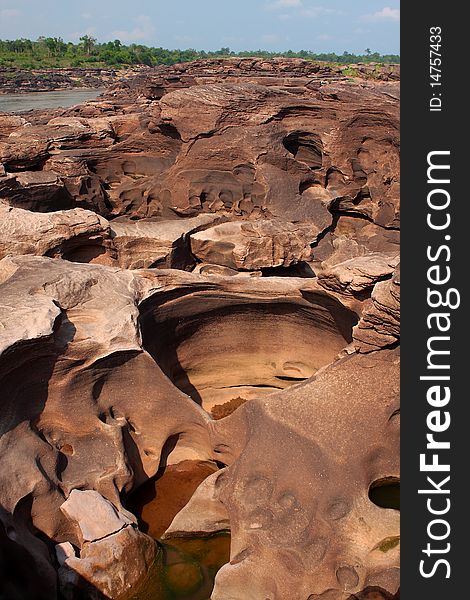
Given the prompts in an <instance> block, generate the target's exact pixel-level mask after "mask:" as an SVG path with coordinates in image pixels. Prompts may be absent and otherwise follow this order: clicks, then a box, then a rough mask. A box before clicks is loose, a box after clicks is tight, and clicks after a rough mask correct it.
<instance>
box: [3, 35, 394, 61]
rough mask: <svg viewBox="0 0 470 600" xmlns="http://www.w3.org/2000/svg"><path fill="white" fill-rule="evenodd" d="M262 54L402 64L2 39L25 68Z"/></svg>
mask: <svg viewBox="0 0 470 600" xmlns="http://www.w3.org/2000/svg"><path fill="white" fill-rule="evenodd" d="M235 56H239V57H248V56H250V57H251V56H253V57H259V58H274V57H285V58H304V59H307V60H315V61H326V62H332V63H338V64H353V63H370V62H377V63H388V64H389V63H399V62H400V56H399V55H398V54H385V55H384V54H379V53H378V52H372V51H371V50H370V49H369V48H367V49H366V50H365V51H364V53H363V54H351V53H350V52H343V54H336V53H334V52H327V53H315V52H311V51H310V50H300V51H299V52H294V51H293V50H288V51H286V52H268V51H266V50H254V51H253V50H250V51H243V52H234V51H232V50H231V49H230V48H221V49H220V50H216V51H212V52H211V51H209V52H207V51H205V50H194V49H193V48H189V49H187V50H168V49H166V48H153V47H148V46H144V45H141V44H130V45H125V44H123V43H122V42H121V41H120V40H114V41H112V42H105V43H99V42H98V41H97V40H96V39H95V38H94V37H92V36H89V35H84V36H83V37H81V38H80V41H79V43H78V44H74V43H72V42H64V40H63V39H62V38H60V37H40V38H38V39H37V40H35V41H32V40H29V39H18V40H0V67H16V68H23V69H37V68H41V67H43V68H61V67H62V68H67V67H93V66H95V67H121V66H125V65H147V66H155V65H172V64H176V63H180V62H188V61H191V60H197V59H204V58H227V57H235Z"/></svg>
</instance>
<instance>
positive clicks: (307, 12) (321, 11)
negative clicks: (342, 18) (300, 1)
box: [300, 6, 344, 18]
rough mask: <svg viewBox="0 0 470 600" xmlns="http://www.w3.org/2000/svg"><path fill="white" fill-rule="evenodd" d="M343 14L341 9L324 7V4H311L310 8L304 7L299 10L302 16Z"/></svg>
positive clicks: (313, 16)
mask: <svg viewBox="0 0 470 600" xmlns="http://www.w3.org/2000/svg"><path fill="white" fill-rule="evenodd" d="M342 14H344V13H343V12H342V11H341V10H336V9H335V8H326V7H325V6H311V7H310V8H304V9H302V10H301V11H300V15H301V16H302V17H310V18H316V17H319V16H321V15H342Z"/></svg>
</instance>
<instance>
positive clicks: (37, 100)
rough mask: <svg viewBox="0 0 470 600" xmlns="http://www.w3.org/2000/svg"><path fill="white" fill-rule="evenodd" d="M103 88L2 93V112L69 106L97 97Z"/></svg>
mask: <svg viewBox="0 0 470 600" xmlns="http://www.w3.org/2000/svg"><path fill="white" fill-rule="evenodd" d="M102 92H103V90H63V91H59V92H27V93H24V94H0V112H26V111H28V110H39V109H46V108H68V107H69V106H74V105H75V104H80V103H82V102H86V101H87V100H92V99H93V98H97V97H98V96H99V95H100V94H101V93H102Z"/></svg>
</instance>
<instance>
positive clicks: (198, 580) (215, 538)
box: [128, 533, 230, 600]
mask: <svg viewBox="0 0 470 600" xmlns="http://www.w3.org/2000/svg"><path fill="white" fill-rule="evenodd" d="M160 547H161V553H160V555H159V556H158V557H157V559H156V560H155V562H154V564H153V565H152V567H151V568H150V570H149V572H148V574H147V576H146V578H145V580H144V581H143V582H142V583H141V585H140V587H139V589H138V590H136V591H134V592H133V594H132V595H130V596H129V598H128V600H209V599H210V596H211V593H212V590H213V588H214V579H215V576H216V574H217V571H218V570H219V569H220V568H221V567H222V566H223V565H225V564H226V563H228V562H229V560H230V534H229V533H217V534H214V535H210V536H207V537H193V538H172V539H167V540H165V542H164V543H163V544H161V543H160Z"/></svg>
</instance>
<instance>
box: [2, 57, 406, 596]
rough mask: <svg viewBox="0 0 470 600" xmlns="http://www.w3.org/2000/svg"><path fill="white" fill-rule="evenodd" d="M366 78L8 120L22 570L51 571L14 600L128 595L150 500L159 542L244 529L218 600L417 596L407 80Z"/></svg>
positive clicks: (287, 67) (188, 86) (5, 545)
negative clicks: (409, 424)
mask: <svg viewBox="0 0 470 600" xmlns="http://www.w3.org/2000/svg"><path fill="white" fill-rule="evenodd" d="M361 69H362V67H361V68H358V73H359V75H361V74H362V77H363V78H361V77H359V78H357V79H355V80H352V79H350V78H349V79H348V78H347V77H345V76H344V75H343V73H342V70H341V68H340V67H327V66H326V65H323V66H322V65H319V64H314V63H311V62H309V61H302V60H300V59H299V60H292V61H289V60H280V61H279V60H272V61H266V60H261V59H255V58H253V59H243V60H241V59H236V60H228V61H224V60H211V61H196V62H195V63H193V64H188V65H177V66H175V67H173V68H170V67H161V68H158V69H155V70H149V71H146V72H145V74H142V75H139V76H137V77H132V78H129V79H127V80H125V81H121V82H119V83H118V84H116V85H115V86H114V87H113V88H111V89H110V90H109V91H108V92H107V93H106V94H105V95H104V96H102V97H100V98H99V99H97V100H94V101H91V102H88V103H86V104H84V105H82V106H78V107H73V108H71V109H66V110H57V111H38V112H31V113H28V117H27V121H26V120H25V119H23V117H16V116H6V115H0V165H2V166H1V168H0V258H2V257H3V258H2V259H1V260H0V408H1V411H0V413H1V414H0V462H1V464H2V469H1V472H0V505H1V508H0V557H4V556H11V557H13V559H8V560H9V561H10V562H12V560H13V562H18V563H24V564H25V565H30V566H31V571H34V573H35V579H34V582H35V584H34V585H35V588H34V589H33V591H31V588H30V587H28V586H27V585H26V583H25V582H24V581H23V579H24V578H23V577H20V578H19V579H18V581H16V582H15V581H14V579H12V577H11V576H10V574H9V573H8V574H7V576H6V577H5V578H4V580H5V584H4V588H5V590H6V592H4V590H3V589H1V587H0V595H1V594H2V593H7V594H8V593H9V594H10V596H11V595H12V591H13V592H14V593H16V591H17V590H19V592H18V593H19V594H23V596H24V597H25V594H26V595H28V594H29V596H28V597H31V598H32V600H35V598H36V597H37V598H38V599H39V600H42V599H43V598H48V600H49V599H50V600H54V599H55V598H57V594H58V592H57V572H58V573H59V575H60V582H61V586H62V591H63V593H64V594H65V595H66V597H71V598H74V595H75V594H80V593H83V589H86V594H88V596H86V597H90V598H93V597H97V598H99V597H100V594H101V597H102V596H103V594H104V595H105V596H107V597H110V598H119V597H120V596H122V595H123V594H124V593H128V592H129V586H133V585H134V584H136V585H137V584H138V583H139V582H140V581H141V579H142V576H143V575H145V573H146V572H147V571H148V569H149V565H150V562H151V561H152V560H153V558H154V556H155V546H154V544H153V542H152V541H151V540H150V538H149V537H147V536H146V535H145V534H144V533H142V532H141V531H139V530H138V529H137V528H136V526H135V519H134V516H133V515H132V514H131V513H129V511H128V509H129V508H130V506H132V507H133V509H134V510H135V513H136V514H135V516H136V517H138V518H139V521H138V522H139V523H141V524H142V523H143V519H142V514H143V511H145V510H147V508H146V506H147V505H146V506H143V507H138V506H137V503H135V504H132V501H131V498H132V497H133V494H138V492H139V488H140V489H142V488H141V486H143V485H149V486H154V487H153V489H154V491H155V490H156V495H155V497H153V498H152V499H151V501H149V505H150V502H151V503H152V511H154V513H155V512H158V511H159V510H160V511H162V512H161V514H162V515H163V514H165V519H163V518H162V519H160V521H159V530H158V533H157V534H155V535H160V534H161V532H162V531H163V528H167V527H168V525H169V522H170V521H171V520H173V523H172V524H171V526H170V529H169V531H168V535H170V533H171V534H174V533H177V534H178V535H183V536H184V535H189V534H191V535H194V534H195V533H197V534H201V533H203V534H206V535H207V534H210V533H213V532H217V531H220V530H221V529H226V528H229V529H230V531H231V535H232V543H231V560H230V563H229V564H227V565H225V566H224V567H223V568H222V569H221V570H220V572H219V573H218V575H217V578H216V584H215V589H214V592H213V595H212V599H213V600H227V598H230V599H231V600H260V599H262V600H265V599H267V598H269V599H270V600H307V599H309V600H312V599H317V598H318V600H320V599H322V598H325V599H326V598H328V600H349V599H350V597H351V595H353V594H354V595H355V596H356V597H357V598H366V597H367V595H368V594H369V592H370V590H375V591H376V593H377V594H379V595H381V596H382V597H383V598H387V599H389V598H391V597H393V596H394V595H395V594H396V592H397V588H398V552H399V537H398V535H399V532H398V520H399V515H398V513H397V511H396V510H395V509H394V508H395V507H394V506H389V507H388V508H384V507H381V506H378V505H376V504H375V503H374V502H375V501H374V495H373V494H371V493H370V490H371V488H373V487H374V486H382V485H385V483H384V482H388V483H390V482H391V485H393V486H395V487H396V485H397V484H398V482H399V471H398V442H397V435H398V420H399V409H398V350H397V349H396V346H397V345H398V341H399V274H398V267H397V263H398V244H399V231H398V227H399V187H398V186H399V163H398V156H399V155H398V152H399V127H398V114H399V113H398V84H397V83H396V78H397V72H396V70H395V69H393V68H390V69H385V70H382V71H380V70H375V69H374V71H370V70H368V69H365V68H364V69H362V70H361ZM85 263H88V264H85ZM191 269H192V270H193V272H189V271H190V270H191ZM232 407H233V409H235V410H234V412H233V413H232V414H229V415H228V416H226V414H227V413H231V411H232ZM212 409H214V413H213V414H214V415H217V414H220V415H221V416H222V418H220V419H219V420H213V419H212V418H211V416H210V414H209V411H211V410H212ZM188 464H191V465H206V466H207V465H209V466H210V469H209V471H210V473H213V471H214V470H216V469H217V471H216V472H215V473H213V474H210V473H209V471H208V472H207V473H206V472H205V475H204V477H206V476H207V475H209V474H210V476H209V477H208V478H207V479H206V480H205V481H204V482H203V483H202V484H201V485H200V486H199V488H198V489H197V490H196V491H195V493H194V494H193V492H194V488H195V487H196V485H197V484H199V482H200V481H201V480H202V479H204V477H201V478H199V479H198V478H197V477H196V478H194V477H193V475H194V472H193V471H192V470H191V469H190V470H189V471H188V470H187V469H186V467H185V465H188ZM204 468H205V467H204ZM188 473H190V475H191V476H189V475H188ZM165 477H166V478H167V479H165ZM178 477H180V478H181V480H178V481H179V483H180V484H181V486H182V487H181V486H179V484H178V485H176V483H175V485H173V484H172V485H166V484H165V485H163V484H164V483H165V482H166V481H176V479H177V478H178ZM172 478H173V479H172ZM185 478H189V479H188V480H190V483H191V485H190V486H189V484H188V486H189V487H187V488H186V487H184V485H183V483H184V481H183V480H184V479H185ZM159 481H160V484H158V482H159ZM158 485H160V488H158ZM191 486H192V487H191ZM183 488H184V490H185V491H184V494H183V493H182V492H181V490H182V489H183ZM158 489H160V490H164V492H160V496H159V493H158ZM172 490H173V491H172ZM178 490H179V492H181V494H180V495H179V496H178V495H177V493H176V492H177V491H178ZM188 490H189V491H188ZM179 492H178V493H179ZM162 494H163V495H164V501H163V500H162ZM172 494H175V495H174V496H172ZM78 499H80V501H77V500H78ZM168 507H173V510H174V512H173V513H172V514H171V517H170V516H169V515H170V512H169V511H168ZM180 509H182V510H181V512H179V513H178V514H176V515H175V512H176V511H179V510H180ZM165 511H166V512H165ZM146 514H147V513H146ZM163 523H165V525H164V527H163V525H162V524H163ZM0 563H1V560H0ZM9 564H10V563H9ZM58 565H59V567H58ZM178 565H180V563H178ZM181 565H184V561H183V562H181ZM1 568H2V567H1V564H0V569H1ZM178 568H180V566H178ZM181 568H183V567H181ZM124 575H125V576H124ZM0 576H1V571H0ZM126 581H127V583H126ZM2 584H3V581H2ZM83 586H85V588H84V587H83ZM36 590H40V593H39V591H38V592H37V593H36ZM80 590H81V591H80ZM34 594H36V596H35V595H34ZM41 594H42V595H41ZM13 597H14V596H13Z"/></svg>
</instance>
